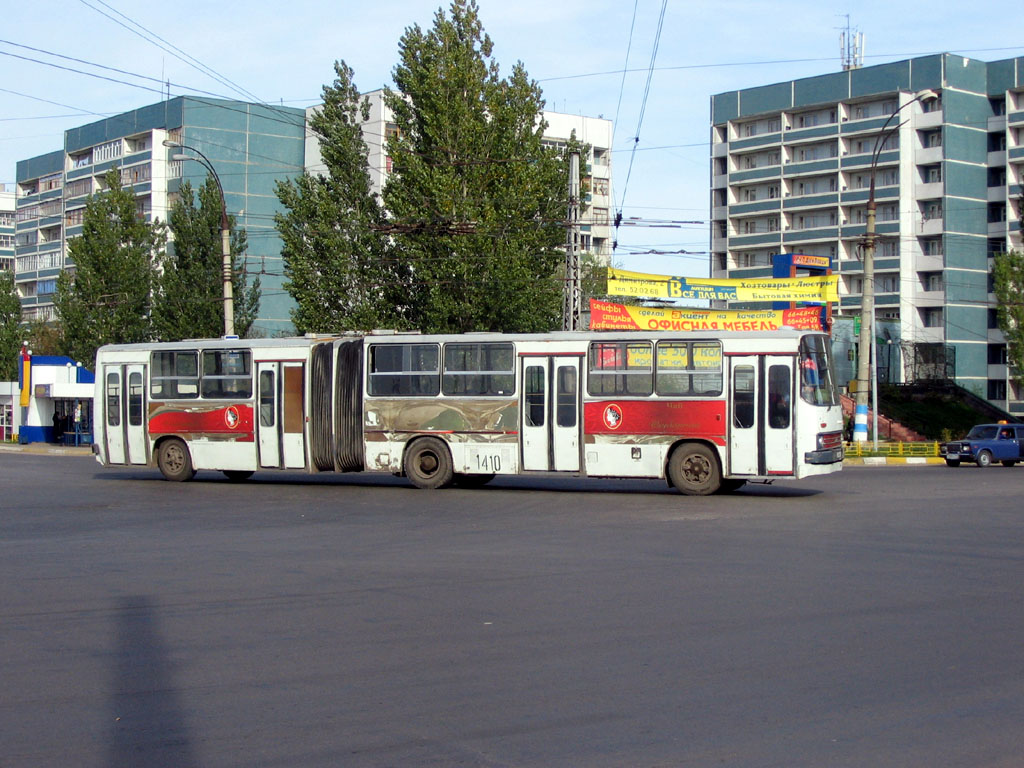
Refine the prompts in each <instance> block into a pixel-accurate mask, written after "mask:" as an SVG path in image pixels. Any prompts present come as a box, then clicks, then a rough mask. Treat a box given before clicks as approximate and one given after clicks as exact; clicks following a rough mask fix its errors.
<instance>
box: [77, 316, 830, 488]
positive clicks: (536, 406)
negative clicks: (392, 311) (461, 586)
mask: <svg viewBox="0 0 1024 768" xmlns="http://www.w3.org/2000/svg"><path fill="white" fill-rule="evenodd" d="M96 366H97V367H96V400H95V413H96V416H95V443H94V450H95V451H96V454H97V459H98V460H99V462H100V463H101V464H103V465H104V466H110V465H117V466H128V465H131V466H153V465H156V466H157V467H159V468H160V470H161V472H162V473H163V474H164V476H165V477H166V478H167V479H169V480H189V479H191V478H192V477H193V476H194V475H195V473H196V471H197V470H216V471H219V472H223V473H224V474H225V475H227V476H228V477H229V478H231V479H235V480H242V479H245V478H247V477H249V476H250V475H252V474H253V473H254V472H258V471H259V472H262V471H268V472H269V471H281V470H304V471H306V472H324V471H338V472H354V471H360V472H361V471H366V472H389V473H393V474H396V475H404V476H405V477H407V478H408V479H409V480H410V481H411V482H412V483H413V484H414V485H416V486H417V487H420V488H440V487H443V486H446V485H449V484H452V483H456V484H463V485H482V484H483V483H485V482H487V481H488V480H490V479H491V478H493V477H494V476H495V475H529V474H568V475H576V476H582V477H636V478H665V479H667V480H668V481H669V483H671V484H672V485H673V486H675V487H676V488H677V489H679V490H680V491H681V492H683V493H686V494H699V495H704V494H709V493H714V492H716V491H720V490H732V489H735V488H738V487H739V486H741V485H743V483H744V482H746V481H749V480H762V481H763V480H771V479H774V478H787V477H788V478H802V477H807V476H809V475H818V474H824V473H828V472H834V471H837V470H839V469H840V468H841V466H842V459H843V444H842V426H843V421H842V413H841V409H840V405H839V395H838V392H837V390H836V382H835V375H834V372H833V366H832V360H831V346H830V343H829V338H828V336H827V335H825V334H822V333H819V332H807V331H794V330H782V331H773V332H771V333H764V334H752V333H697V332H688V333H673V332H651V333H645V332H635V331H630V332H612V331H608V332H575V333H549V334H524V335H513V334H490V333H480V334H461V335H419V334H394V333H384V332H375V333H372V334H366V335H360V336H330V337H329V336H315V337H314V336H310V337H304V338H293V339H267V340H251V341H250V340H238V339H220V340H208V341H181V342H167V343H155V344H124V345H111V346H105V347H102V348H101V349H100V350H99V352H98V354H97V361H96Z"/></svg>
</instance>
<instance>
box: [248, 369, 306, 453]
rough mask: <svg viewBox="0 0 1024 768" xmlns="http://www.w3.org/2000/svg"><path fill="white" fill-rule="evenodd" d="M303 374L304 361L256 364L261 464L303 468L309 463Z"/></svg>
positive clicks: (258, 437)
mask: <svg viewBox="0 0 1024 768" xmlns="http://www.w3.org/2000/svg"><path fill="white" fill-rule="evenodd" d="M302 374H303V365H302V363H288V362H258V363H257V364H256V377H257V382H258V384H257V399H258V402H259V418H258V426H257V440H258V443H259V465H260V466H261V467H268V468H270V467H276V468H279V469H302V468H304V467H305V466H306V443H305V433H304V426H305V418H304V416H303V413H304V408H303V375H302Z"/></svg>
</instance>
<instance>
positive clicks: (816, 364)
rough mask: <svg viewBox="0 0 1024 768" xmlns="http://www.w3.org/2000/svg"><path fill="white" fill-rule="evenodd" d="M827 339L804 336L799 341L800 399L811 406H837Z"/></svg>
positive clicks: (837, 396) (830, 350) (830, 353)
mask: <svg viewBox="0 0 1024 768" xmlns="http://www.w3.org/2000/svg"><path fill="white" fill-rule="evenodd" d="M835 381H836V376H835V371H834V370H833V367H832V348H831V346H830V345H829V341H828V337H827V336H824V335H821V336H818V335H815V336H805V337H804V338H803V339H802V340H801V341H800V397H801V399H803V400H804V401H805V402H808V403H811V404H812V405H837V404H838V403H839V395H838V393H837V390H836V386H835Z"/></svg>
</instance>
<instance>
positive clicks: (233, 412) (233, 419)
mask: <svg viewBox="0 0 1024 768" xmlns="http://www.w3.org/2000/svg"><path fill="white" fill-rule="evenodd" d="M224 423H225V424H227V425H228V429H234V428H235V427H237V426H238V410H237V409H236V408H235V406H233V405H232V406H231V407H230V408H227V409H225V411H224Z"/></svg>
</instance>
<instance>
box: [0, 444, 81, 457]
mask: <svg viewBox="0 0 1024 768" xmlns="http://www.w3.org/2000/svg"><path fill="white" fill-rule="evenodd" d="M0 453H31V454H35V455H47V454H49V455H52V456H92V446H91V445H57V444H56V443H27V444H26V445H20V444H19V443H0Z"/></svg>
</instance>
